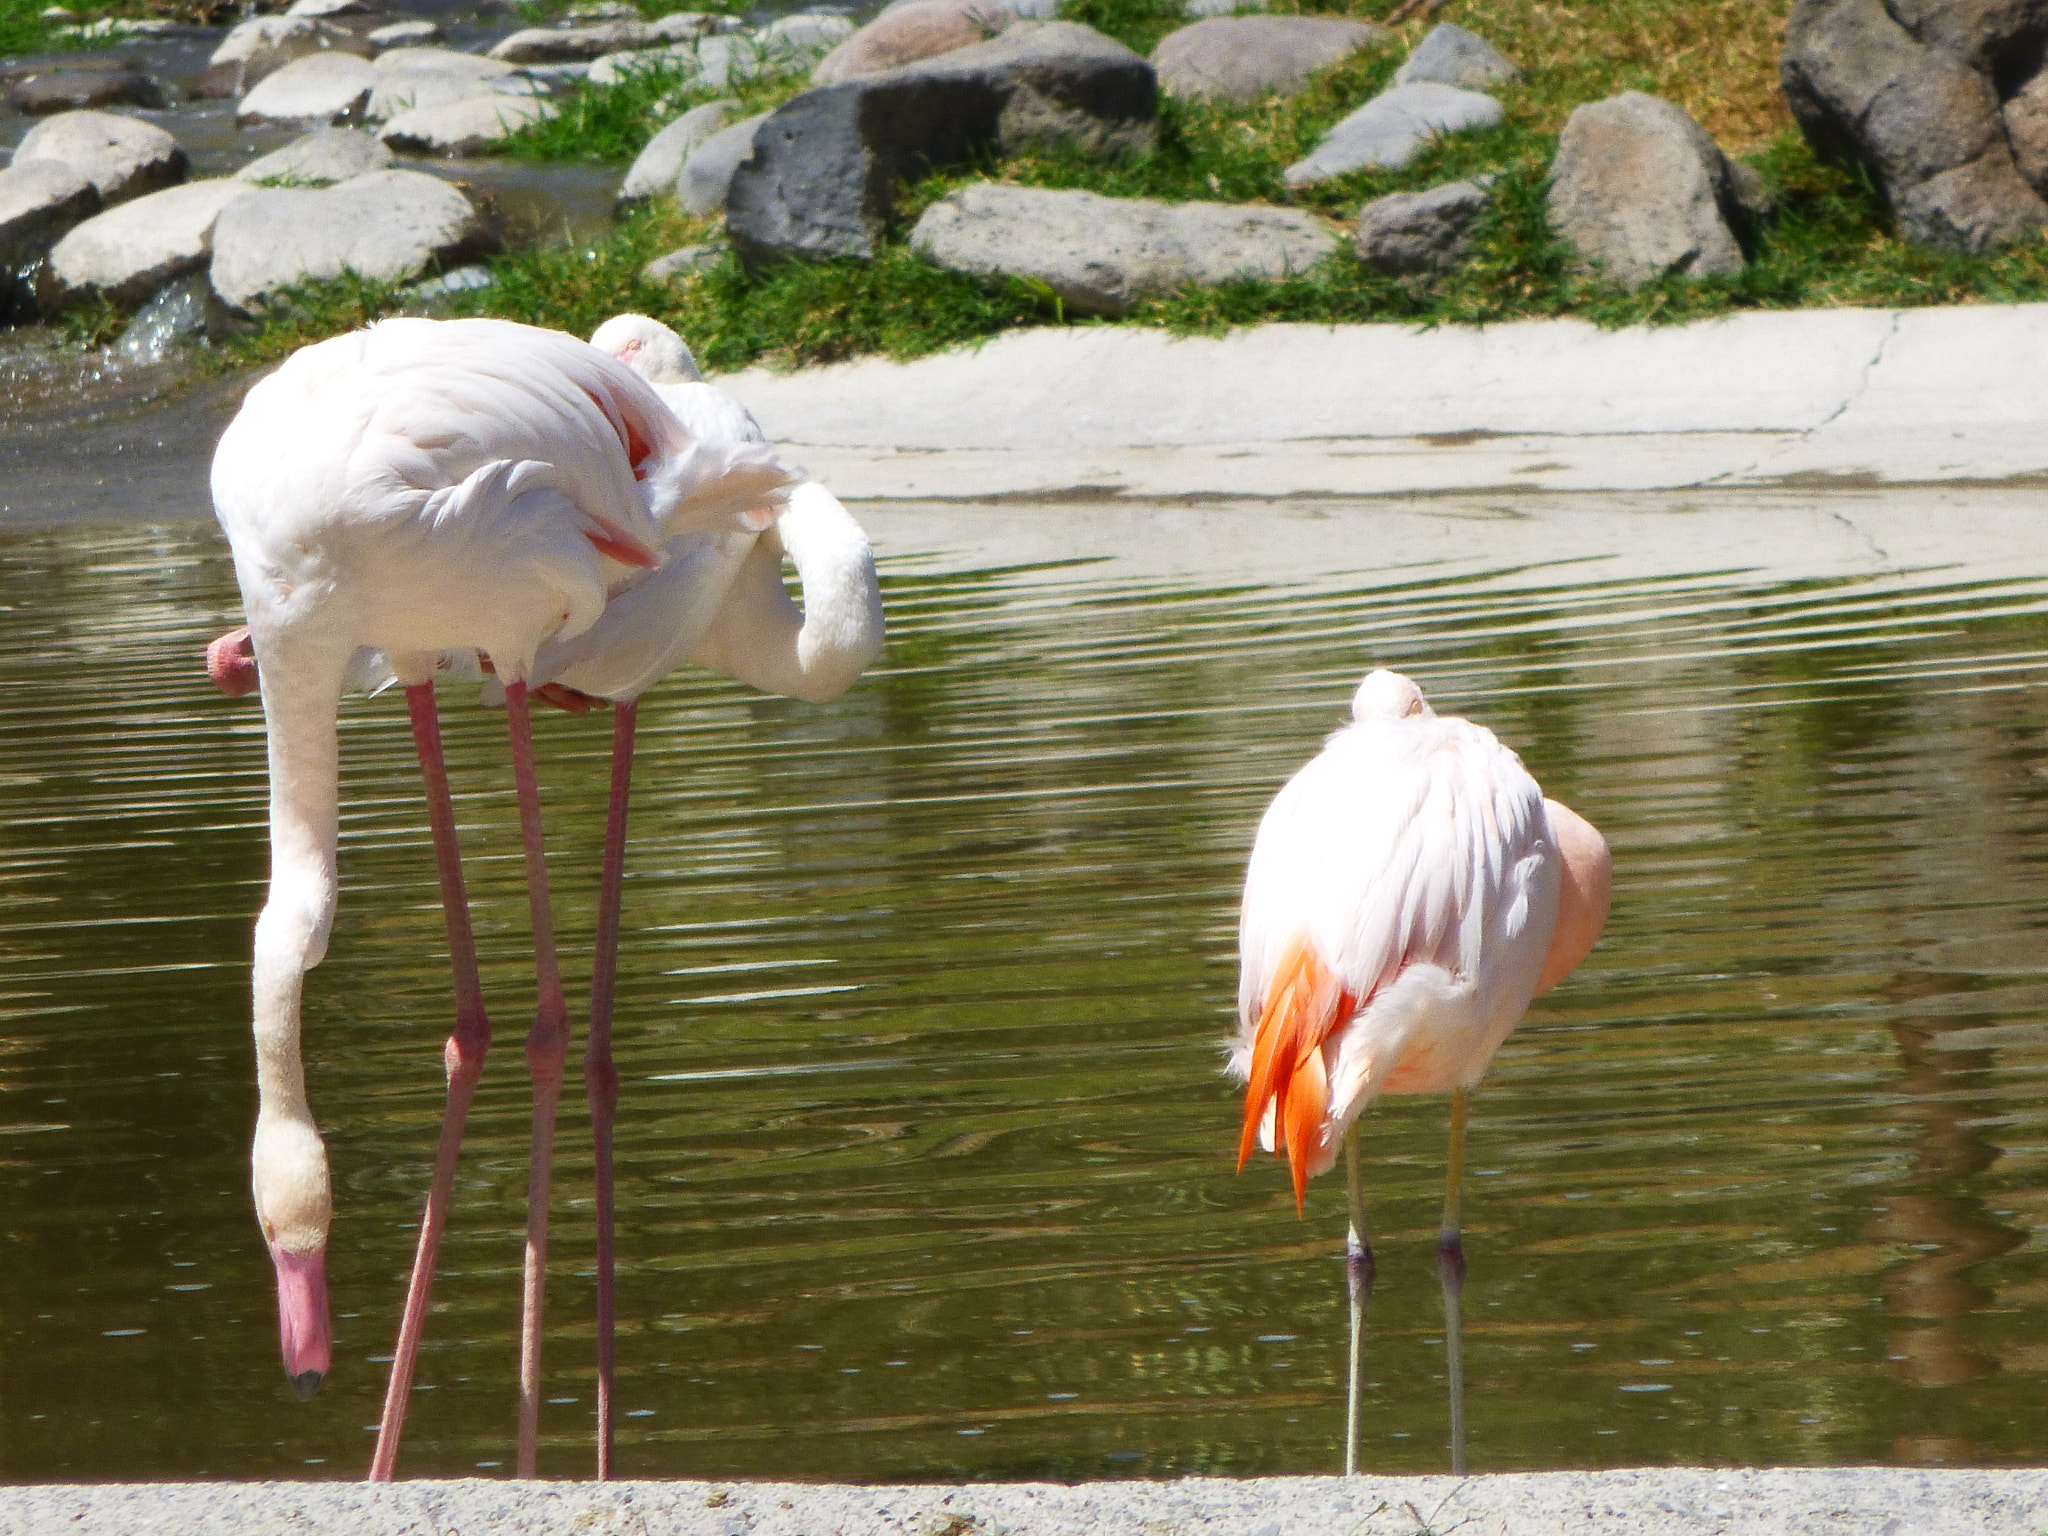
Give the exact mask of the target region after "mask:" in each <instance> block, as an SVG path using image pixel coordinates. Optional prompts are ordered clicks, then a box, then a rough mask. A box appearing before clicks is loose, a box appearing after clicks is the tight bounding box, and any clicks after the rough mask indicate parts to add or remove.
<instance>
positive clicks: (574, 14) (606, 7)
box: [562, 0, 640, 26]
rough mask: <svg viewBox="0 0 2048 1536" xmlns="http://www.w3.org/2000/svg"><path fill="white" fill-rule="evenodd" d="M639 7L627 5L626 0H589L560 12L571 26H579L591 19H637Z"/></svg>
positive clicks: (638, 17)
mask: <svg viewBox="0 0 2048 1536" xmlns="http://www.w3.org/2000/svg"><path fill="white" fill-rule="evenodd" d="M639 19H640V7H638V6H637V5H628V4H627V3H626V0H591V3H590V4H587V5H572V6H570V7H569V9H568V10H566V11H564V12H563V13H562V20H564V21H566V22H568V23H569V24H570V25H571V26H581V25H583V24H584V23H586V22H592V21H638V20H639Z"/></svg>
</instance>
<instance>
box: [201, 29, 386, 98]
mask: <svg viewBox="0 0 2048 1536" xmlns="http://www.w3.org/2000/svg"><path fill="white" fill-rule="evenodd" d="M329 52H333V53H353V54H357V55H360V56H361V57H363V58H368V57H369V56H370V53H371V46H370V44H369V42H368V41H367V40H365V39H363V38H360V37H357V36H356V35H355V34H354V33H353V32H350V31H348V30H347V29H345V28H342V27H337V26H334V25H332V24H331V23H329V22H325V21H318V20H315V19H314V18H312V17H309V16H258V17H256V18H255V19H254V20H251V21H245V22H243V23H242V24H241V25H240V26H237V27H233V28H231V29H229V32H228V35H227V36H226V37H224V38H222V39H221V42H220V46H219V47H218V48H216V49H214V50H213V57H212V58H210V59H208V60H207V61H206V72H205V73H204V74H202V75H201V76H200V77H199V83H198V84H197V85H196V86H194V87H193V92H192V93H193V94H194V95H195V96H205V97H217V96H239V95H241V94H242V93H243V92H244V91H246V90H249V89H250V88H251V87H253V86H254V85H255V84H256V82H257V81H259V80H261V79H263V78H264V77H265V76H266V75H272V74H275V73H277V71H278V70H280V69H282V68H284V66H285V65H287V64H289V63H291V62H292V60H294V59H302V58H305V57H306V56H307V55H308V54H314V53H329Z"/></svg>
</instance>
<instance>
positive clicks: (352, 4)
mask: <svg viewBox="0 0 2048 1536" xmlns="http://www.w3.org/2000/svg"><path fill="white" fill-rule="evenodd" d="M383 9H384V6H383V4H382V3H381V0H292V3H291V4H290V5H288V6H287V7H285V15H287V16H368V15H371V14H373V13H374V12H377V11H381V10H383Z"/></svg>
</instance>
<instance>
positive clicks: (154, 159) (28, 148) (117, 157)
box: [14, 112, 191, 208]
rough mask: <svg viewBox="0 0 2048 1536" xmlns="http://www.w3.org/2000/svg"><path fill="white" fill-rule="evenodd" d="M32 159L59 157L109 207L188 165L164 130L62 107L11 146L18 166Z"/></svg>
mask: <svg viewBox="0 0 2048 1536" xmlns="http://www.w3.org/2000/svg"><path fill="white" fill-rule="evenodd" d="M34 160H61V161H63V162H64V163H65V164H66V165H68V166H70V167H71V168H72V169H73V170H74V171H77V172H78V174H79V175H81V176H83V177H84V178H85V179H86V180H87V181H89V182H91V183H92V184H93V187H94V189H95V190H97V191H98V193H99V195H100V201H101V203H103V204H105V205H106V206H107V207H110V208H111V207H112V206H113V205H114V204H115V203H121V202H126V201H127V200H128V199H129V198H131V197H140V196H142V195H143V194H144V193H146V192H155V191H158V190H160V189H161V188H164V187H172V186H176V185H177V184H178V183H179V182H181V181H183V180H184V179H185V173H186V171H187V170H189V169H190V168H191V162H190V161H188V160H187V159H186V157H185V151H184V150H183V149H181V148H180V147H179V145H178V141H177V140H176V139H174V138H172V137H171V136H170V135H169V134H168V133H165V132H164V131H163V129H161V128H159V127H157V126H156V125H155V124H154V123H141V122H137V121H136V120H135V119H134V118H132V117H120V116H118V115H116V114H115V113H112V112H67V113H65V114H64V115H63V116H62V117H53V118H50V119H49V120H48V121H47V122H41V123H38V124H36V126H35V127H33V128H31V129H30V130H29V131H28V134H27V136H26V137H25V138H23V139H22V141H21V143H20V144H19V145H18V146H17V147H16V148H15V151H14V163H15V165H17V166H23V165H27V164H29V163H30V162H31V161H34Z"/></svg>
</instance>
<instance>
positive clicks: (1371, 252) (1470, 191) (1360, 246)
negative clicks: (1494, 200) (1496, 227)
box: [1355, 181, 1488, 277]
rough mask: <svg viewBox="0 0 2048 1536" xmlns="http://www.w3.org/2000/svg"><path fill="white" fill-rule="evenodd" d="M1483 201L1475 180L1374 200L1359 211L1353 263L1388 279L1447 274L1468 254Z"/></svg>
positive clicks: (1483, 192)
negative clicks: (1435, 273)
mask: <svg viewBox="0 0 2048 1536" xmlns="http://www.w3.org/2000/svg"><path fill="white" fill-rule="evenodd" d="M1487 202H1488V197H1487V189H1486V188H1485V187H1483V186H1481V185H1480V184H1479V183H1478V182H1476V181H1450V182H1445V183H1444V184H1443V185H1442V186H1440V187H1431V188H1430V189H1429V190H1428V191H1426V192H1396V193H1394V194H1392V195H1391V196H1389V197H1379V198H1374V199H1373V200H1372V201H1371V202H1369V203H1367V204H1366V205H1365V206H1364V207H1363V208H1361V209H1359V210H1358V234H1357V238H1356V241H1355V245H1356V248H1357V251H1358V259H1359V260H1360V261H1361V262H1363V263H1364V264H1365V265H1366V266H1368V267H1370V268H1371V269H1372V270H1373V271H1375V272H1382V273H1385V274H1386V275H1387V276H1389V277H1407V276H1411V275H1413V274H1417V273H1428V272H1447V271H1449V270H1450V269H1451V268H1452V267H1455V266H1457V265H1458V263H1459V262H1461V261H1463V260H1464V259H1465V257H1466V255H1467V254H1468V253H1469V252H1470V250H1471V247H1472V236H1473V234H1474V233H1475V231H1476V230H1477V228H1478V224H1479V216H1480V215H1481V214H1482V213H1484V212H1485V211H1486V205H1487Z"/></svg>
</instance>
